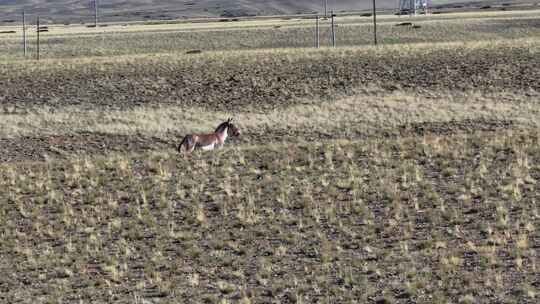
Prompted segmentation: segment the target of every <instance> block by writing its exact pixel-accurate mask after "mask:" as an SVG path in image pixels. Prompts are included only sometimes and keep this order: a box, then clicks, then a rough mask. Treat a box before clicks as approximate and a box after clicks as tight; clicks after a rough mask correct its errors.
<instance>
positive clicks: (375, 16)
mask: <svg viewBox="0 0 540 304" xmlns="http://www.w3.org/2000/svg"><path fill="white" fill-rule="evenodd" d="M375 1H376V0H373V43H374V44H375V45H377V8H376V6H375Z"/></svg>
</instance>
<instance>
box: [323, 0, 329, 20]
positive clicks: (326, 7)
mask: <svg viewBox="0 0 540 304" xmlns="http://www.w3.org/2000/svg"><path fill="white" fill-rule="evenodd" d="M323 6H324V18H328V0H324V2H323Z"/></svg>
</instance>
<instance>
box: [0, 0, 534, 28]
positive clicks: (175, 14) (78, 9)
mask: <svg viewBox="0 0 540 304" xmlns="http://www.w3.org/2000/svg"><path fill="white" fill-rule="evenodd" d="M98 1H99V3H100V4H99V7H100V14H101V15H102V16H103V20H105V21H120V20H122V21H124V20H147V19H178V18H190V17H237V16H253V15H257V16H260V15H280V14H298V13H311V12H316V11H318V12H320V11H322V3H323V1H324V0H98ZM538 2H540V0H506V1H502V0H484V1H464V0H432V3H433V6H458V7H463V6H467V7H472V6H474V7H477V8H479V7H482V6H486V5H502V4H505V5H510V4H512V5H516V4H523V3H538ZM371 5H372V1H371V0H328V7H329V9H333V10H336V11H344V10H365V9H369V8H371ZM396 5H397V0H377V6H378V7H379V8H381V9H384V8H386V9H391V8H395V7H396ZM23 9H24V10H26V11H27V12H28V13H29V14H31V15H36V14H39V15H41V16H43V17H45V18H47V19H49V20H52V21H56V22H85V21H86V22H90V21H91V20H92V16H93V0H0V22H3V23H6V22H10V21H13V20H17V18H18V17H19V15H20V12H21V11H22V10H23Z"/></svg>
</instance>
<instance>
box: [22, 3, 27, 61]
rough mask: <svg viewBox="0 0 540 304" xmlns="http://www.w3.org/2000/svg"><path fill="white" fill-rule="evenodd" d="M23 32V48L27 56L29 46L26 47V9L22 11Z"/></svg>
mask: <svg viewBox="0 0 540 304" xmlns="http://www.w3.org/2000/svg"><path fill="white" fill-rule="evenodd" d="M22 32H23V48H24V57H25V58H26V53H27V48H26V14H25V13H24V10H23V12H22Z"/></svg>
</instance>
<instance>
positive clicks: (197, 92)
mask: <svg viewBox="0 0 540 304" xmlns="http://www.w3.org/2000/svg"><path fill="white" fill-rule="evenodd" d="M310 52H312V51H310ZM399 52H400V51H399V50H395V51H385V52H383V53H381V54H378V53H369V52H362V51H355V50H343V51H341V52H328V51H321V52H320V53H317V52H315V53H313V55H312V56H303V55H302V52H301V51H297V53H286V52H285V53H284V52H281V53H280V52H276V53H264V52H263V53H246V54H245V55H233V56H221V55H216V56H211V57H204V56H205V55H200V57H193V59H192V60H182V59H178V58H176V59H175V58H172V57H166V58H161V59H151V58H139V59H132V60H129V59H128V60H127V62H118V63H111V64H97V65H96V64H92V65H90V64H89V65H82V66H80V65H77V64H74V65H62V64H61V63H58V64H50V65H46V66H45V68H44V69H43V70H42V69H40V68H39V67H35V68H32V69H22V70H21V69H20V67H18V66H17V65H14V66H6V67H5V73H3V74H0V83H2V86H3V87H2V90H3V94H2V95H1V96H0V103H2V104H3V105H6V106H16V107H19V108H23V109H24V108H25V107H31V106H35V105H49V106H53V107H63V106H68V105H75V106H80V107H81V108H88V109H92V108H95V107H107V108H116V109H126V108H132V107H137V106H138V105H151V104H178V105H184V106H197V107H207V108H209V109H221V110H229V111H248V110H259V111H260V110H268V109H273V108H280V107H281V108H282V107H286V106H289V105H291V104H295V103H298V102H299V101H302V100H306V99H320V98H322V99H324V98H335V97H336V96H342V95H348V94H353V93H354V92H355V91H356V90H357V89H359V88H365V87H369V86H380V87H383V88H385V89H387V90H397V89H412V90H416V91H436V90H443V91H444V90H453V91H464V90H478V91H486V92H491V91H507V92H520V93H524V92H525V93H527V92H530V94H532V95H533V96H534V94H536V95H538V92H540V82H538V79H540V55H539V54H538V53H537V51H535V50H528V49H524V48H521V47H515V48H514V47H511V46H493V47H489V48H479V49H469V48H464V47H459V46H456V47H449V48H447V49H435V50H427V49H426V51H425V53H415V54H414V55H408V56H407V55H403V54H400V53H399ZM195 56H199V55H195ZM36 75H39V77H36Z"/></svg>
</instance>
